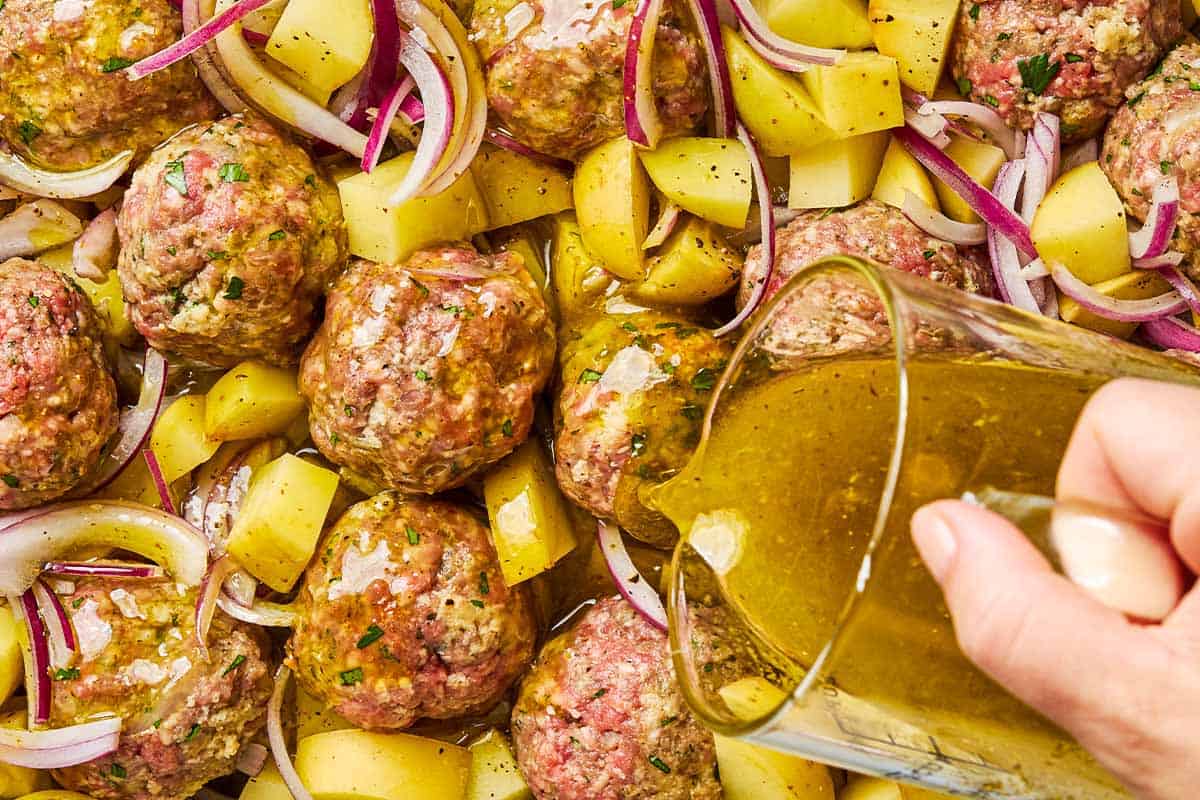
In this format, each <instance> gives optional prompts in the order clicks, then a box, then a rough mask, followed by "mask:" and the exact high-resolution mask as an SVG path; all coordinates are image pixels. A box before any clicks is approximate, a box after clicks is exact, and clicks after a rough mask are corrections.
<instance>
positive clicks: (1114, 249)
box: [1030, 161, 1132, 284]
mask: <svg viewBox="0 0 1200 800" xmlns="http://www.w3.org/2000/svg"><path fill="white" fill-rule="evenodd" d="M1030 234H1031V235H1032V236H1033V243H1034V245H1035V246H1036V247H1037V250H1038V253H1039V254H1040V255H1041V257H1042V260H1043V261H1044V262H1045V264H1046V266H1048V267H1052V266H1054V265H1055V264H1061V265H1063V266H1064V267H1066V268H1067V269H1069V270H1070V271H1071V272H1072V273H1073V274H1074V275H1075V277H1077V278H1079V279H1080V280H1082V281H1084V282H1085V283H1089V284H1097V283H1100V282H1101V281H1106V280H1109V279H1110V278H1115V277H1117V276H1118V275H1124V274H1125V273H1127V272H1129V270H1130V269H1132V265H1131V264H1130V259H1129V231H1128V228H1127V227H1126V225H1125V207H1124V206H1123V205H1122V204H1121V198H1120V197H1118V196H1117V192H1116V190H1115V189H1113V187H1112V184H1110V183H1109V182H1108V178H1107V177H1106V176H1105V175H1104V172H1103V170H1101V169H1100V165H1099V164H1098V163H1096V162H1094V161H1093V162H1091V163H1088V164H1084V165H1082V166H1080V167H1076V168H1075V169H1073V170H1071V171H1070V172H1068V173H1067V174H1066V175H1063V176H1062V177H1061V178H1059V179H1058V181H1057V182H1056V183H1055V184H1054V186H1053V187H1052V188H1051V189H1050V193H1049V194H1047V195H1046V199H1045V200H1043V201H1042V204H1041V205H1040V206H1039V207H1038V210H1037V214H1035V215H1034V218H1033V225H1032V226H1031V227H1030Z"/></svg>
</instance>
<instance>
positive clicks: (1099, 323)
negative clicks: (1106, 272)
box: [1058, 270, 1171, 339]
mask: <svg viewBox="0 0 1200 800" xmlns="http://www.w3.org/2000/svg"><path fill="white" fill-rule="evenodd" d="M1092 288H1093V289H1095V290H1096V291H1098V292H1100V294H1103V295H1106V296H1108V297H1115V298H1117V299H1118V300H1145V299H1147V298H1150V297H1155V296H1157V295H1160V294H1163V293H1164V292H1169V291H1171V284H1169V283H1167V281H1166V280H1165V279H1164V278H1163V277H1162V276H1161V275H1159V274H1158V273H1156V272H1152V271H1150V270H1135V271H1133V272H1127V273H1125V274H1124V275H1119V276H1117V277H1115V278H1111V279H1109V280H1107V281H1101V282H1100V283H1097V284H1096V285H1095V286H1093V287H1092ZM1058 310H1059V314H1060V315H1061V316H1062V318H1063V320H1065V321H1066V322H1072V323H1074V324H1076V325H1079V326H1081V327H1084V328H1088V329H1090V330H1093V331H1098V332H1100V333H1107V334H1108V335H1109V336H1116V337H1117V338H1118V339H1128V338H1129V337H1130V336H1132V335H1133V332H1134V331H1135V330H1137V327H1138V326H1137V323H1136V322H1116V321H1114V320H1111V319H1105V318H1104V317H1101V316H1099V315H1097V314H1093V313H1092V312H1090V311H1088V310H1086V309H1085V308H1083V307H1082V306H1080V305H1079V303H1077V302H1075V301H1074V300H1072V299H1071V298H1069V297H1067V296H1066V295H1064V294H1062V293H1061V292H1060V293H1059V296H1058Z"/></svg>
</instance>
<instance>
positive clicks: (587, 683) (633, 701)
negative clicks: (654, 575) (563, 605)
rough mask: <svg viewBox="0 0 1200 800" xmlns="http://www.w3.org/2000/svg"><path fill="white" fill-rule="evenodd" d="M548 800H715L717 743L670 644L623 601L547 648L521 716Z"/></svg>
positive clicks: (526, 765) (519, 725) (540, 791)
mask: <svg viewBox="0 0 1200 800" xmlns="http://www.w3.org/2000/svg"><path fill="white" fill-rule="evenodd" d="M512 735H513V745H514V747H515V748H516V754H517V762H518V764H519V765H520V767H521V772H523V773H524V774H525V778H526V780H527V781H528V782H529V787H530V788H531V789H532V790H533V794H534V797H536V798H538V800H637V799H638V798H645V800H650V799H651V798H653V799H654V800H714V798H719V797H721V785H720V783H719V782H718V781H717V776H716V752H715V748H714V744H713V735H712V733H710V732H709V731H707V730H706V729H705V728H704V727H702V726H701V725H700V723H699V722H697V721H696V719H695V718H694V717H693V716H692V713H691V711H689V710H688V707H687V704H686V703H685V702H684V700H683V695H682V694H681V693H680V691H679V686H678V684H677V683H676V680H675V670H674V668H673V667H672V665H671V655H670V652H669V645H668V642H667V636H666V634H664V633H662V632H660V631H658V630H656V629H655V628H653V627H652V626H651V625H650V624H649V623H648V622H646V621H645V620H644V619H643V618H642V617H641V616H640V615H639V614H638V613H637V612H636V611H635V610H634V609H633V607H632V606H631V605H629V604H628V603H627V602H625V601H624V600H621V599H620V598H615V597H614V598H609V599H604V600H600V601H599V602H598V603H596V605H595V606H593V607H592V608H590V609H589V610H588V611H587V612H586V613H585V614H584V615H583V616H582V617H581V618H580V620H579V622H578V623H576V625H575V626H574V627H573V628H572V629H571V630H570V631H568V632H567V633H565V634H563V635H562V636H560V637H558V638H557V639H555V640H553V641H552V642H550V643H549V644H547V645H546V646H545V647H544V648H543V649H542V652H541V654H540V655H539V656H538V660H537V663H536V664H535V665H534V667H533V669H532V670H531V671H530V673H529V674H528V675H527V676H526V677H525V680H524V681H523V682H522V684H521V692H520V695H519V696H518V698H517V703H516V705H515V706H514V708H513V716H512Z"/></svg>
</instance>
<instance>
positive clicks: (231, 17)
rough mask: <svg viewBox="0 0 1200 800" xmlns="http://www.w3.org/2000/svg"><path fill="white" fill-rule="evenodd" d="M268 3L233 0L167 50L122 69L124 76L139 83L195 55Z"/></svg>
mask: <svg viewBox="0 0 1200 800" xmlns="http://www.w3.org/2000/svg"><path fill="white" fill-rule="evenodd" d="M269 2H271V0H237V2H235V3H234V4H233V5H231V6H229V7H228V8H226V9H225V10H224V11H222V12H221V13H220V14H217V15H216V16H215V17H213V18H212V19H210V20H209V21H208V22H206V23H204V24H203V25H201V26H200V27H199V28H197V29H196V30H194V31H192V32H191V33H189V34H187V35H185V36H184V37H183V38H182V39H180V40H179V41H178V42H175V44H173V45H171V46H170V47H167V48H164V49H163V50H160V51H158V52H157V53H155V54H154V55H152V56H148V57H146V58H143V59H142V60H141V61H139V62H137V63H136V64H134V65H133V66H130V67H126V68H125V77H127V78H129V80H131V81H136V80H141V79H142V78H145V77H146V76H147V75H153V74H154V73H155V72H159V71H160V70H164V69H166V68H167V67H169V66H171V65H172V64H175V63H176V62H179V61H183V60H184V59H185V58H187V57H188V56H190V55H191V54H192V53H195V52H196V51H197V50H199V49H200V48H202V47H204V46H206V45H207V44H208V43H209V42H211V41H213V40H214V39H215V38H216V37H217V34H219V33H221V31H224V30H226V29H227V28H229V27H230V26H231V25H233V24H235V23H237V22H240V21H241V20H242V19H245V18H246V17H247V16H249V15H250V14H252V13H254V12H255V11H257V10H258V9H260V8H262V7H263V6H265V5H266V4H267V3H269Z"/></svg>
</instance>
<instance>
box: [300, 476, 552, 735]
mask: <svg viewBox="0 0 1200 800" xmlns="http://www.w3.org/2000/svg"><path fill="white" fill-rule="evenodd" d="M317 553H318V555H317V558H316V560H315V561H314V562H313V564H312V566H310V567H309V570H308V573H307V574H306V575H305V579H304V586H303V587H302V588H301V590H300V595H299V603H300V606H299V608H300V612H299V615H298V623H297V625H296V629H295V633H294V634H293V636H292V639H291V641H290V642H289V643H288V653H289V656H288V659H289V663H290V664H292V665H293V667H294V669H295V670H296V676H297V679H298V680H299V681H300V683H301V685H302V686H303V687H304V688H305V689H306V690H307V691H308V692H309V694H311V695H313V696H314V697H318V698H321V699H322V700H324V701H325V703H326V704H328V705H329V707H330V708H332V709H333V710H334V711H336V712H337V713H338V714H340V715H341V716H343V717H345V718H346V719H348V720H349V721H350V722H352V723H354V724H355V725H357V726H359V727H362V728H366V729H368V730H396V729H400V728H407V727H409V726H410V725H412V724H413V723H414V722H416V721H417V720H418V719H421V718H426V717H429V718H434V719H453V718H455V717H462V716H466V715H468V714H472V713H476V712H481V711H484V710H486V709H488V708H489V707H491V706H492V705H494V704H495V703H496V702H497V701H498V700H499V699H500V697H501V695H503V694H504V692H506V691H507V690H508V688H509V687H510V686H511V685H512V684H513V682H514V681H515V680H516V679H517V678H518V677H519V676H520V675H521V673H523V672H524V671H525V669H526V667H527V666H528V665H529V662H530V660H532V658H533V645H534V640H535V639H536V638H537V626H536V623H535V621H534V616H533V607H532V603H531V600H530V597H529V594H528V589H527V588H526V587H525V586H524V585H522V586H517V587H514V588H512V589H510V588H508V587H507V586H505V585H504V580H503V578H502V577H501V575H500V566H499V561H498V560H497V557H496V550H495V548H494V547H493V546H492V542H491V538H490V536H489V533H488V529H487V528H486V527H485V526H484V525H483V524H482V523H480V522H479V520H477V519H476V518H475V517H474V516H473V515H472V514H470V513H468V512H467V511H466V510H464V509H461V508H458V507H456V506H454V505H451V504H449V503H441V502H434V501H431V500H409V501H406V500H404V499H403V498H401V497H400V496H399V495H397V494H393V493H387V492H385V493H384V494H380V495H376V496H375V497H373V498H371V499H369V500H365V501H363V502H361V503H358V504H357V505H355V506H352V507H351V508H350V510H349V511H347V512H346V513H345V514H344V515H343V516H342V518H341V519H340V520H338V522H337V524H336V525H334V527H333V528H331V529H330V530H329V532H328V533H327V534H326V536H325V538H324V540H323V541H322V542H321V544H320V546H319V547H318V549H317Z"/></svg>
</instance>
